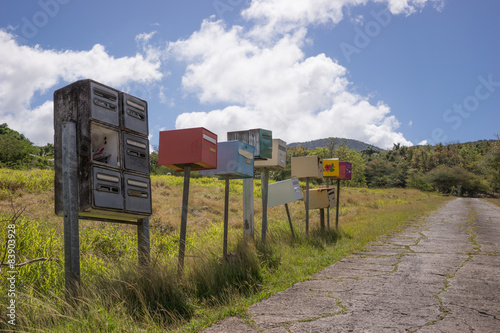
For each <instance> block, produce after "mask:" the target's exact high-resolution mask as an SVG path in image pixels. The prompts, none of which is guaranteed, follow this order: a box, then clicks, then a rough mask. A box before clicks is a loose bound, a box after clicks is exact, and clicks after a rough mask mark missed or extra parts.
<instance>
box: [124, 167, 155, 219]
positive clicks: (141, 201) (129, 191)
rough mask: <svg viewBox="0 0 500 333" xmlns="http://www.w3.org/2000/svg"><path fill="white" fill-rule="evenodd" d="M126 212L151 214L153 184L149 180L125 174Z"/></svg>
mask: <svg viewBox="0 0 500 333" xmlns="http://www.w3.org/2000/svg"><path fill="white" fill-rule="evenodd" d="M124 189H125V191H124V195H125V210H126V211H128V212H134V213H144V214H151V213H152V207H151V182H150V180H149V178H146V177H140V176H136V175H132V174H124Z"/></svg>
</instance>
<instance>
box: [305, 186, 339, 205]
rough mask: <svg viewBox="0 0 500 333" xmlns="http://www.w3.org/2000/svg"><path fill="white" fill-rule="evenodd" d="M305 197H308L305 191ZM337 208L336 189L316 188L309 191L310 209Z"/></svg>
mask: <svg viewBox="0 0 500 333" xmlns="http://www.w3.org/2000/svg"><path fill="white" fill-rule="evenodd" d="M303 196H304V197H305V196H306V193H305V191H304V193H303ZM304 202H305V201H304ZM335 206H336V204H335V189H334V188H328V189H327V188H315V189H310V190H309V209H322V208H332V207H335Z"/></svg>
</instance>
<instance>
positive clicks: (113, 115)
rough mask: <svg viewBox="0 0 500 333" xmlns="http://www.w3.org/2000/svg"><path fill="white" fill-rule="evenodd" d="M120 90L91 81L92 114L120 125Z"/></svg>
mask: <svg viewBox="0 0 500 333" xmlns="http://www.w3.org/2000/svg"><path fill="white" fill-rule="evenodd" d="M118 104H119V100H118V91H116V90H114V89H110V88H108V87H105V86H103V85H100V84H98V83H97V82H90V116H91V117H92V118H93V119H95V120H99V121H102V122H104V123H107V124H110V125H113V126H120V118H119V116H120V115H119V112H118Z"/></svg>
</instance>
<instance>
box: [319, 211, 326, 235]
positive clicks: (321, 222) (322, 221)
mask: <svg viewBox="0 0 500 333" xmlns="http://www.w3.org/2000/svg"><path fill="white" fill-rule="evenodd" d="M319 225H320V226H321V231H323V232H324V231H325V209H324V208H321V209H320V210H319Z"/></svg>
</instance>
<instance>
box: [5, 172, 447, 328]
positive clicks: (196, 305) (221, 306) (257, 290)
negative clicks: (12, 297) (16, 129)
mask: <svg viewBox="0 0 500 333" xmlns="http://www.w3.org/2000/svg"><path fill="white" fill-rule="evenodd" d="M0 171H1V172H0V184H18V185H16V186H14V185H1V186H3V187H1V188H2V189H5V190H6V191H9V192H8V193H9V195H10V193H11V192H12V191H17V193H18V196H17V198H15V199H13V200H14V201H13V203H14V205H13V207H14V208H15V209H16V211H8V207H9V206H10V204H7V203H8V199H7V197H5V198H3V199H2V200H0V203H3V206H1V207H3V208H2V214H1V215H0V221H1V224H0V240H1V241H0V253H3V250H4V249H5V243H4V241H3V240H5V239H6V228H5V225H6V224H7V223H13V222H14V223H15V224H16V232H17V234H16V235H17V239H16V241H17V247H16V250H17V255H18V260H17V262H24V261H27V260H30V259H33V258H41V257H44V258H49V259H50V260H43V261H39V262H36V263H32V264H29V265H25V266H22V267H18V268H17V269H16V270H17V277H18V278H17V281H18V283H17V285H16V293H17V301H18V304H22V306H19V307H18V312H17V316H18V317H17V318H18V322H17V323H18V325H17V326H16V327H17V329H20V330H24V331H30V332H36V331H50V332H78V331H81V332H89V331H96V332H144V331H146V332H161V331H165V330H168V331H198V330H200V329H202V328H203V327H206V326H208V325H210V324H212V323H214V322H215V321H217V320H219V319H222V318H223V317H225V316H228V315H238V316H245V309H246V307H248V306H249V305H251V304H253V303H254V302H257V301H259V300H262V299H264V298H266V297H268V296H269V295H272V294H274V293H276V292H278V291H280V290H283V289H285V288H287V287H289V286H291V285H292V284H294V283H296V282H298V281H303V280H305V279H307V278H308V277H309V276H310V275H311V274H313V273H315V272H317V271H319V270H320V269H322V268H324V267H327V266H328V265H331V264H332V263H334V262H335V261H337V260H339V259H341V258H343V257H345V256H346V255H348V254H349V253H352V252H355V251H360V250H362V248H363V246H364V245H365V244H366V243H367V242H369V241H371V240H374V239H376V237H378V236H379V235H382V234H385V233H390V232H396V231H398V230H401V229H402V228H403V227H405V226H407V225H408V223H416V222H415V221H417V220H418V218H419V217H420V216H422V215H423V214H426V213H428V212H430V211H432V210H434V209H435V208H436V207H437V206H438V205H440V204H442V203H443V202H444V201H445V200H448V198H443V197H438V196H436V195H434V194H430V193H422V192H419V191H416V190H403V189H385V190H370V189H364V188H362V189H357V188H348V189H342V191H341V209H340V214H339V215H340V217H341V218H340V229H339V230H338V231H336V230H334V227H333V226H334V222H333V221H331V225H330V228H329V229H327V230H326V231H321V230H320V228H319V222H318V220H319V214H318V212H317V211H311V212H310V232H309V235H306V234H305V227H304V217H305V211H304V205H303V203H302V202H297V203H292V204H290V205H289V207H290V210H291V214H292V219H293V224H294V231H295V237H292V236H291V232H290V228H289V225H288V220H287V217H286V214H285V211H284V208H283V207H273V208H270V209H269V213H268V218H269V230H268V233H267V241H266V244H265V246H264V245H263V244H261V243H260V226H261V224H260V215H261V213H262V212H261V206H260V205H261V203H260V198H259V197H258V196H256V201H255V211H256V215H255V220H256V229H255V244H254V245H253V244H248V243H246V242H243V241H242V240H241V236H242V234H243V231H242V218H241V217H242V210H241V206H242V198H241V182H238V181H234V182H232V183H234V187H232V188H231V194H230V202H231V203H230V221H229V222H230V223H229V252H230V253H229V255H228V258H227V260H225V259H223V258H222V230H223V228H222V217H221V214H222V208H223V206H222V203H221V201H222V198H223V186H224V182H223V181H219V180H217V179H216V178H193V179H192V182H191V186H192V189H191V198H190V211H189V216H188V237H187V246H186V263H185V272H184V274H183V275H181V276H179V275H178V274H177V271H176V270H177V262H176V259H177V251H178V242H179V234H178V229H179V227H178V220H179V219H180V210H179V209H178V207H179V206H180V205H179V204H180V197H181V195H180V194H181V191H182V181H183V179H182V177H177V176H158V177H152V185H153V186H152V187H153V215H152V216H151V218H150V224H151V251H152V263H151V268H149V269H144V268H139V267H138V266H137V264H136V262H137V233H136V230H135V228H134V227H132V226H128V225H120V224H114V223H103V222H93V221H81V223H80V256H81V274H82V286H83V288H82V293H81V297H80V298H79V299H78V300H77V301H76V302H75V303H71V304H70V303H67V301H66V300H65V297H64V292H63V289H64V251H63V234H62V219H61V218H59V217H54V216H53V213H52V209H53V207H51V205H50V204H47V202H46V201H43V200H45V199H43V200H42V198H46V197H47V196H49V197H50V195H51V193H52V191H53V187H52V183H51V182H52V181H53V178H52V179H51V180H50V182H48V181H47V179H50V177H53V176H51V173H50V171H47V172H46V171H43V172H42V173H41V174H40V175H41V176H40V178H36V177H34V176H33V175H36V174H37V173H36V172H35V173H33V174H32V175H29V174H28V175H25V176H22V175H21V174H16V173H12V174H11V173H9V172H10V171H2V169H0ZM9 177H10V178H12V181H7V180H6V179H4V178H9ZM46 178H47V179H46ZM15 179H17V180H15ZM23 179H24V180H23ZM37 179H38V180H37ZM48 183H50V184H51V185H50V186H48V185H47V184H48ZM258 184H259V183H258V182H256V186H255V188H256V192H259V191H260V187H259V185H258ZM40 202H42V204H40ZM26 204H28V205H32V206H35V207H36V208H37V209H36V210H37V211H35V210H34V209H33V210H28V209H27V210H26V211H24V212H23V214H21V216H19V217H17V218H16V216H17V215H19V214H16V213H18V212H20V211H19V210H18V209H19V208H20V207H22V206H23V205H26ZM41 211H42V212H43V211H46V212H45V213H44V214H41ZM40 214H41V215H40ZM51 214H52V215H51ZM39 216H51V217H50V218H42V219H40V218H39ZM333 218H334V210H332V214H331V219H332V220H333ZM14 220H15V221H14ZM6 278H7V275H6V272H5V270H3V271H2V274H0V313H5V306H6V304H7V301H8V299H7V296H6V292H5V290H4V286H6V285H7V281H6ZM5 319H6V318H5V317H4V316H3V315H0V330H1V329H12V326H10V325H9V324H7V323H6V320H5Z"/></svg>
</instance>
